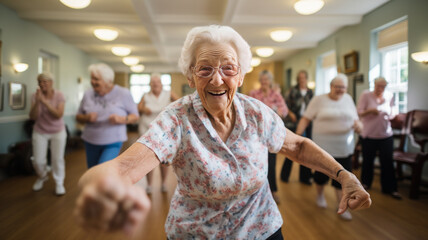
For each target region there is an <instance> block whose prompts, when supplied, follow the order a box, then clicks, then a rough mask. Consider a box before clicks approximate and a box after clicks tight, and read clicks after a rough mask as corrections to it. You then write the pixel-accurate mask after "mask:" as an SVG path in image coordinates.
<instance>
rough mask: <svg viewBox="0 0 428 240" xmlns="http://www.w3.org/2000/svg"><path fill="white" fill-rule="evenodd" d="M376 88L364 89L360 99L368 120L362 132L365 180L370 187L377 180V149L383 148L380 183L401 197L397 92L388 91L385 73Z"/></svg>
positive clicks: (361, 110)
mask: <svg viewBox="0 0 428 240" xmlns="http://www.w3.org/2000/svg"><path fill="white" fill-rule="evenodd" d="M374 83H375V86H374V90H373V91H369V90H366V91H364V92H363V93H362V94H361V96H360V99H359V101H358V105H357V109H358V114H359V115H360V117H361V121H362V122H363V124H364V129H363V131H362V132H361V140H362V141H361V142H362V152H363V166H362V170H361V182H362V184H363V187H364V188H365V189H369V188H370V187H371V185H372V182H373V168H374V159H375V157H376V152H379V161H380V171H381V174H380V184H381V188H382V192H383V193H385V194H390V195H391V196H392V197H393V198H395V199H401V195H400V194H399V193H398V192H397V180H396V178H395V172H394V163H393V160H392V153H393V151H394V139H393V137H392V135H393V132H392V128H391V122H390V119H392V116H393V112H392V109H393V106H394V96H393V94H392V93H390V92H385V88H386V86H387V85H388V82H387V81H386V80H385V78H383V77H378V78H376V79H375V81H374Z"/></svg>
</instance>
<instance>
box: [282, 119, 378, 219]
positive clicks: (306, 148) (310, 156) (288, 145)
mask: <svg viewBox="0 0 428 240" xmlns="http://www.w3.org/2000/svg"><path fill="white" fill-rule="evenodd" d="M299 125H300V124H299ZM286 136H287V137H286V138H285V141H284V144H283V146H282V149H281V153H283V154H284V155H286V157H287V158H289V159H291V160H293V161H296V162H298V163H300V164H302V165H304V166H306V167H308V168H312V169H315V170H316V171H319V172H322V173H324V174H326V175H327V176H329V177H330V178H332V179H334V180H336V181H338V182H339V183H340V184H342V191H343V196H342V199H341V201H340V204H339V210H338V213H339V214H342V213H344V212H345V210H346V209H347V208H348V207H349V208H350V209H364V208H368V207H370V205H371V199H370V195H369V194H368V193H367V192H366V191H365V190H364V188H363V187H362V186H361V183H360V182H359V181H358V179H357V177H355V175H354V174H352V173H351V172H348V171H346V170H344V169H343V167H342V165H340V164H339V163H338V162H337V161H336V160H334V158H333V157H332V156H330V154H328V153H327V152H326V151H324V150H323V149H321V148H320V147H319V146H317V145H316V144H315V143H314V142H312V141H311V140H310V139H308V138H304V137H301V136H298V135H296V134H294V133H293V132H291V131H289V130H288V129H287V135H286ZM339 170H341V171H339Z"/></svg>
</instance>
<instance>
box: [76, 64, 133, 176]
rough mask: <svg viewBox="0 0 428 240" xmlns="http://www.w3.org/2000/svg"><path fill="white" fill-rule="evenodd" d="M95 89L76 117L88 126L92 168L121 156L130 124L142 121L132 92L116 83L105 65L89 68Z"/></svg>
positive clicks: (84, 136)
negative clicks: (121, 149)
mask: <svg viewBox="0 0 428 240" xmlns="http://www.w3.org/2000/svg"><path fill="white" fill-rule="evenodd" d="M89 71H90V73H91V85H92V89H89V90H88V91H86V92H85V94H84V96H83V99H82V101H81V102H80V107H79V110H78V112H77V115H76V120H77V121H78V122H79V123H82V124H85V128H84V130H83V133H82V139H83V140H84V142H85V150H86V161H87V165H88V168H91V167H93V166H95V165H97V164H99V163H103V162H106V161H109V160H111V159H113V158H115V157H117V155H119V152H120V148H121V147H122V144H123V142H124V141H126V140H127V133H126V124H130V123H135V122H137V121H138V110H137V105H136V104H135V103H134V100H133V99H132V96H131V93H130V92H129V90H128V89H126V88H123V87H120V86H117V85H115V84H114V83H113V80H114V71H113V69H111V68H110V67H109V66H108V65H106V64H104V63H98V64H92V65H91V66H89Z"/></svg>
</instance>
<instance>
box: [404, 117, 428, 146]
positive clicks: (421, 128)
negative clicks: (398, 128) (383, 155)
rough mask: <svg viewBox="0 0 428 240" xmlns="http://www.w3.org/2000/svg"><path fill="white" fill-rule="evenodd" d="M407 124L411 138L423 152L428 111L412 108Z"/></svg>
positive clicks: (427, 130) (427, 140)
mask: <svg viewBox="0 0 428 240" xmlns="http://www.w3.org/2000/svg"><path fill="white" fill-rule="evenodd" d="M408 124H409V125H408V131H409V134H410V137H411V139H412V140H414V142H415V143H417V144H418V145H419V146H420V148H421V151H422V152H425V144H426V143H427V142H428V111H427V110H413V111H412V116H411V118H410V122H409V123H408Z"/></svg>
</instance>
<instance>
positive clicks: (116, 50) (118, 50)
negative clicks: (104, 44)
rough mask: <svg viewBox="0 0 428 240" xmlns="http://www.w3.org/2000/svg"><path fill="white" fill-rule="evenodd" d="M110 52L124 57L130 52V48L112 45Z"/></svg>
mask: <svg viewBox="0 0 428 240" xmlns="http://www.w3.org/2000/svg"><path fill="white" fill-rule="evenodd" d="M111 52H112V53H113V54H114V55H116V56H119V57H125V56H128V55H129V54H130V53H131V49H130V48H129V47H112V48H111Z"/></svg>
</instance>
